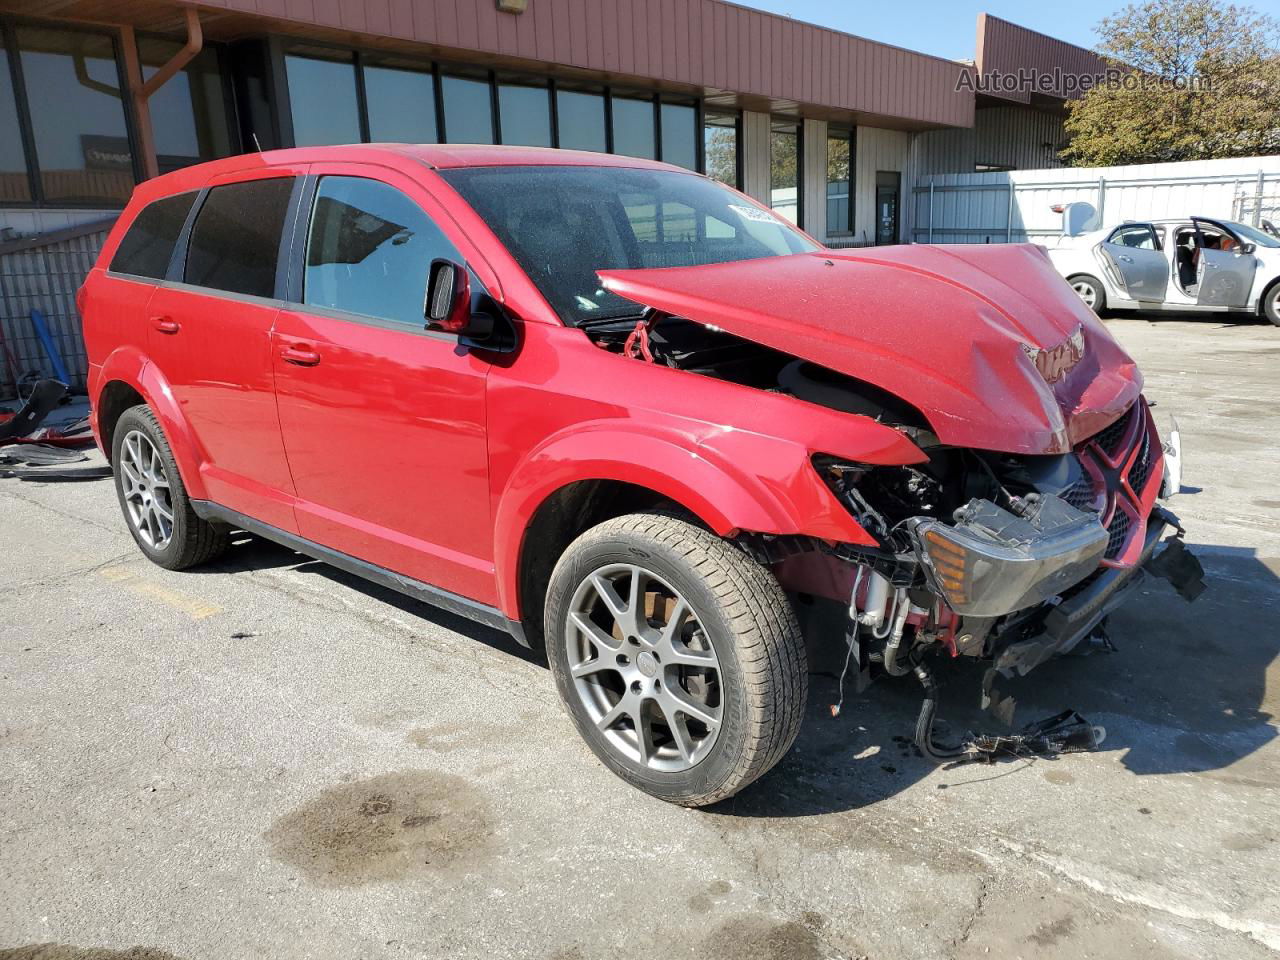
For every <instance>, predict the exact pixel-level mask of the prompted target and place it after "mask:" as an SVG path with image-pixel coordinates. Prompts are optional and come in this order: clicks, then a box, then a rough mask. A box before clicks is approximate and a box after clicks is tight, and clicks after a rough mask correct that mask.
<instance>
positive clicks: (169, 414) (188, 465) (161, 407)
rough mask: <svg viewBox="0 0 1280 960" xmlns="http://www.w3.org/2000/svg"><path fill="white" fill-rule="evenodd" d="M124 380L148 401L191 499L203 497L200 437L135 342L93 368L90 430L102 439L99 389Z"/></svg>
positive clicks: (203, 457) (157, 368) (165, 383)
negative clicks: (96, 367) (91, 424)
mask: <svg viewBox="0 0 1280 960" xmlns="http://www.w3.org/2000/svg"><path fill="white" fill-rule="evenodd" d="M116 380H118V381H120V382H122V383H126V384H128V385H129V386H131V387H133V389H135V390H137V391H138V393H140V394H142V399H143V400H145V401H146V402H147V406H149V407H150V408H151V410H152V412H153V413H155V415H156V419H157V420H159V421H160V426H161V427H162V428H163V429H164V435H165V437H166V438H167V439H168V441H169V448H170V449H171V450H172V451H173V459H174V460H175V461H176V462H177V464H178V474H179V476H181V477H182V484H183V486H185V487H186V489H187V493H188V495H189V496H190V497H191V498H192V499H194V500H206V499H208V494H207V493H206V491H205V487H204V478H203V477H202V476H201V475H200V464H202V463H204V462H205V460H206V459H207V458H206V456H205V452H204V450H203V448H201V446H200V441H199V440H197V439H196V435H195V433H194V432H193V431H192V429H191V425H190V424H189V423H188V422H187V419H186V417H184V416H183V415H182V410H181V409H180V408H179V406H178V401H177V400H176V399H174V396H173V390H172V388H171V387H170V386H169V381H168V380H167V379H166V378H165V376H164V374H163V373H161V372H160V368H159V367H157V366H156V365H155V364H154V363H152V362H151V361H150V360H148V359H147V357H146V356H145V355H144V354H143V353H142V351H141V350H139V349H138V348H137V347H134V346H124V347H120V348H118V349H116V350H114V351H112V352H111V354H110V355H109V356H108V357H107V359H106V361H105V362H104V363H103V364H102V367H101V369H100V370H97V371H94V373H93V375H92V376H91V378H90V381H91V382H90V400H91V402H92V407H93V411H94V413H93V432H94V435H95V436H96V437H98V442H99V445H101V443H102V432H101V429H100V426H99V424H98V420H97V411H98V410H99V409H101V406H102V403H101V399H102V391H103V390H105V389H106V387H107V385H108V384H110V383H112V382H113V381H116Z"/></svg>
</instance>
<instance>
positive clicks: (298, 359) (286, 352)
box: [280, 343, 320, 367]
mask: <svg viewBox="0 0 1280 960" xmlns="http://www.w3.org/2000/svg"><path fill="white" fill-rule="evenodd" d="M280 356H282V357H284V359H285V361H286V362H287V363H292V364H296V365H297V366H299V367H314V366H315V365H316V364H317V363H319V362H320V354H318V353H316V352H315V350H313V349H312V348H311V347H310V346H309V345H307V344H305V343H294V344H291V345H289V346H287V347H285V348H284V349H283V350H281V351H280Z"/></svg>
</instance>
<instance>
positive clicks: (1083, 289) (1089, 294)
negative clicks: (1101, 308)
mask: <svg viewBox="0 0 1280 960" xmlns="http://www.w3.org/2000/svg"><path fill="white" fill-rule="evenodd" d="M1071 289H1072V290H1074V291H1075V292H1076V293H1078V294H1079V295H1080V299H1081V300H1083V301H1084V305H1085V306H1086V307H1095V306H1097V305H1098V291H1097V290H1095V289H1094V288H1093V284H1092V283H1090V282H1089V281H1087V280H1076V281H1073V282H1072V284H1071Z"/></svg>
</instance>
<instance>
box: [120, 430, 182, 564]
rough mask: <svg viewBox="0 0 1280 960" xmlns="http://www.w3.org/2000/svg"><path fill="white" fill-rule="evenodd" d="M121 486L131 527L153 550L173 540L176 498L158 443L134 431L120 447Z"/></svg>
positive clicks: (140, 432)
mask: <svg viewBox="0 0 1280 960" xmlns="http://www.w3.org/2000/svg"><path fill="white" fill-rule="evenodd" d="M120 484H121V489H122V490H123V492H124V502H125V511H126V513H127V514H128V517H129V524H130V526H132V527H133V529H134V532H135V533H137V535H138V537H139V538H140V539H141V540H142V541H143V542H144V543H145V544H146V545H147V546H149V547H151V548H152V549H153V550H163V549H164V548H165V547H167V546H168V545H169V541H170V540H172V539H173V499H172V494H171V492H170V489H169V475H168V473H167V472H166V471H165V467H164V460H163V459H161V457H160V452H159V451H158V450H157V449H156V447H155V444H153V443H152V442H151V439H150V438H149V437H148V436H147V435H146V434H145V433H143V432H142V431H141V430H131V431H129V433H128V434H126V435H125V438H124V442H123V444H121V447H120Z"/></svg>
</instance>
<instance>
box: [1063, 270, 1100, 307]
mask: <svg viewBox="0 0 1280 960" xmlns="http://www.w3.org/2000/svg"><path fill="white" fill-rule="evenodd" d="M1067 283H1069V284H1071V289H1072V290H1074V291H1075V292H1076V294H1077V295H1078V296H1079V297H1080V299H1081V300H1083V301H1084V305H1085V306H1086V307H1088V308H1089V309H1090V310H1092V311H1093V312H1094V313H1096V314H1097V315H1098V316H1102V314H1103V313H1104V312H1105V311H1106V309H1107V292H1106V290H1104V289H1103V288H1102V281H1101V280H1099V279H1098V278H1097V277H1093V276H1090V275H1089V274H1087V273H1078V274H1076V275H1075V276H1074V277H1068V278H1067Z"/></svg>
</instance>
